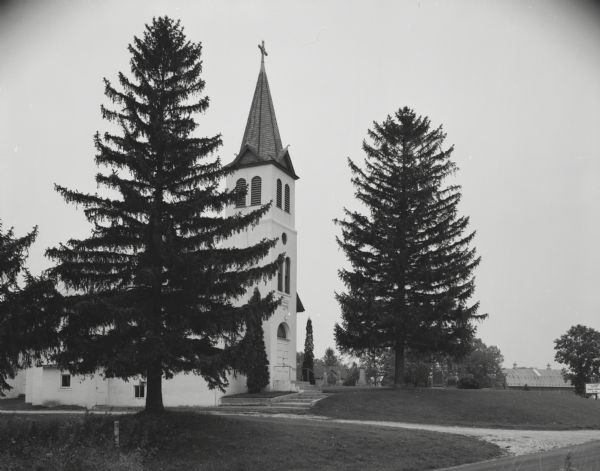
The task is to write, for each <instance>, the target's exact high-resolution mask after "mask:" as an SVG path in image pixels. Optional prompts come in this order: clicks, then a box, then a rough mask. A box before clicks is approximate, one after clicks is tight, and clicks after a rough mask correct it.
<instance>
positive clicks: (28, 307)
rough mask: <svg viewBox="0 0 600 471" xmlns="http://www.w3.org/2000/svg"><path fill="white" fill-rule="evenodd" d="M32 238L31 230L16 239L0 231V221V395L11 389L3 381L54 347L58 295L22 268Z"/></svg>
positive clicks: (55, 344) (34, 233)
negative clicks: (22, 283) (21, 279)
mask: <svg viewBox="0 0 600 471" xmlns="http://www.w3.org/2000/svg"><path fill="white" fill-rule="evenodd" d="M36 235H37V228H34V229H33V230H32V231H31V232H30V233H29V234H26V235H24V236H23V237H16V236H15V235H14V230H13V229H12V228H10V229H8V230H7V231H6V232H3V231H2V223H1V222H0V396H3V395H4V394H3V392H4V391H7V390H10V389H11V387H10V385H9V384H8V383H7V379H12V378H14V377H15V375H16V374H17V372H18V371H19V370H20V369H22V368H25V367H28V366H31V364H32V362H33V361H34V360H41V359H42V358H43V356H44V354H46V353H50V350H51V349H52V348H55V347H56V346H57V339H56V326H57V322H58V318H59V317H58V316H59V314H60V305H61V304H60V295H59V294H58V293H57V292H56V290H55V289H54V285H53V283H52V282H51V281H50V280H48V279H47V278H43V277H34V276H32V275H31V274H30V273H29V272H28V271H27V269H26V268H25V259H26V258H27V251H28V250H29V247H30V246H31V244H33V242H34V241H35V238H36ZM20 278H23V281H24V283H25V284H24V286H23V287H21V284H20Z"/></svg>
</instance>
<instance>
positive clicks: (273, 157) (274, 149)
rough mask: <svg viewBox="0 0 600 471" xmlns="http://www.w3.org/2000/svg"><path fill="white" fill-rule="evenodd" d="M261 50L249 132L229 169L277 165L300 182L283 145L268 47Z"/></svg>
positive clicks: (245, 132)
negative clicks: (267, 59) (267, 64)
mask: <svg viewBox="0 0 600 471" xmlns="http://www.w3.org/2000/svg"><path fill="white" fill-rule="evenodd" d="M259 48H261V53H262V58H261V64H260V72H259V73H258V80H257V82H256V88H255V90H254V97H253V98H252V104H251V105H250V113H248V122H247V123H246V130H245V131H244V137H243V138H242V145H241V147H240V152H239V154H238V155H237V157H236V158H235V159H234V161H233V162H232V163H231V164H229V165H230V166H231V167H236V168H239V167H249V166H254V165H263V164H275V165H276V166H277V167H279V168H281V170H283V171H284V172H286V173H287V174H289V175H290V176H291V177H292V178H294V179H297V178H298V176H297V175H296V172H295V171H294V166H293V165H292V160H291V159H290V154H289V152H288V150H287V147H285V148H284V147H283V146H282V144H281V137H280V135H279V127H278V126H277V118H276V117H275V108H274V106H273V99H272V98H271V90H270V89H269V81H268V80H267V72H266V70H265V61H264V59H265V55H266V52H265V50H264V44H263V46H262V47H261V46H259Z"/></svg>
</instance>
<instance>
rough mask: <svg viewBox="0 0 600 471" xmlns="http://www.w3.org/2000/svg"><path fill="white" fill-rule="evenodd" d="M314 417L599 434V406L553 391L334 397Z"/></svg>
mask: <svg viewBox="0 0 600 471" xmlns="http://www.w3.org/2000/svg"><path fill="white" fill-rule="evenodd" d="M311 413H313V414H319V415H325V416H328V417H335V418H342V419H362V420H389V421H398V422H412V423H426V424H440V425H468V426H475V427H505V428H520V429H548V430H563V429H577V428H594V429H600V401H593V400H591V399H583V398H581V397H579V396H576V395H575V394H572V393H569V392H565V393H559V392H554V391H516V390H497V389H481V390H472V389H399V390H391V389H374V390H361V391H356V392H342V393H335V394H332V395H331V396H329V397H327V398H325V399H323V400H321V401H319V402H318V403H317V404H315V406H314V407H313V409H312V410H311Z"/></svg>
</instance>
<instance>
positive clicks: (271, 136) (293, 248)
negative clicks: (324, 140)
mask: <svg viewBox="0 0 600 471" xmlns="http://www.w3.org/2000/svg"><path fill="white" fill-rule="evenodd" d="M229 166H230V167H231V168H232V169H234V171H233V172H232V173H231V174H230V175H229V177H228V178H227V181H226V185H227V188H229V189H233V188H235V187H236V186H240V185H244V186H245V187H246V188H247V189H248V191H247V195H246V198H244V199H240V200H239V201H238V202H237V204H236V205H235V207H230V208H228V209H227V210H226V215H227V216H231V215H233V214H234V213H239V212H242V213H243V212H247V211H251V210H253V209H256V207H257V206H258V205H261V204H265V203H268V202H269V201H272V202H273V204H272V206H271V208H270V210H269V212H268V213H267V214H265V215H264V216H263V218H262V220H261V221H260V222H259V224H258V225H256V226H255V227H253V228H250V229H248V230H247V231H245V232H243V233H240V234H236V235H235V236H233V237H232V238H231V239H230V240H229V241H228V245H230V246H235V247H245V246H249V245H253V244H255V243H257V242H259V241H260V240H262V239H264V238H271V239H274V238H277V239H279V241H278V244H277V247H276V248H275V249H274V250H272V252H271V253H270V254H269V256H268V257H270V260H265V262H267V261H273V260H275V259H276V258H277V256H278V255H279V254H280V253H282V252H285V257H286V258H285V262H284V263H283V265H282V266H281V267H280V269H279V273H278V275H277V276H276V277H275V278H273V279H271V280H270V281H268V282H265V283H262V284H261V285H259V286H258V288H259V290H260V291H261V294H262V295H265V294H266V293H268V292H269V291H276V292H277V293H278V294H279V295H280V296H281V297H282V304H281V305H280V306H279V308H278V309H277V310H276V312H275V313H274V314H273V315H272V316H271V318H270V319H269V320H268V321H265V322H264V323H263V328H264V340H265V348H266V353H267V358H268V360H269V373H270V380H271V383H270V385H269V387H268V389H270V390H274V391H292V390H296V385H295V382H296V314H297V312H303V311H304V308H303V307H302V303H301V302H300V298H299V297H298V294H297V286H296V280H297V278H296V271H297V231H296V228H295V181H296V180H297V179H298V176H297V175H296V173H295V171H294V167H293V165H292V161H291V158H290V155H289V152H288V151H287V147H286V148H284V147H283V146H282V143H281V138H280V135H279V128H278V126H277V120H276V118H275V110H274V106H273V101H272V98H271V92H270V90H269V83H268V81H267V74H266V71H265V65H264V54H263V55H262V59H261V68H260V72H259V75H258V81H257V83H256V89H255V92H254V97H253V99H252V104H251V106H250V113H249V115H248V120H247V124H246V129H245V132H244V137H243V139H242V145H241V148H240V152H239V154H238V155H237V157H236V158H235V159H234V161H233V162H232V163H230V164H229ZM253 291H254V287H253V288H252V289H250V290H249V291H248V297H250V296H251V295H252V293H253ZM229 382H230V384H229V388H228V390H227V392H226V393H222V392H221V391H219V390H210V389H209V388H208V385H207V383H206V382H205V381H204V379H203V378H202V377H201V376H196V375H194V374H192V373H190V374H177V375H175V376H174V377H173V378H172V379H168V380H167V379H164V378H163V390H162V394H163V403H164V405H165V406H167V407H169V406H216V405H218V404H219V400H220V398H221V397H222V396H223V395H224V394H236V393H241V392H245V391H246V378H245V377H243V376H241V375H238V376H237V377H233V376H231V377H230V379H229ZM12 384H13V390H11V391H10V393H11V394H10V397H14V396H15V395H18V394H25V401H26V402H28V403H32V404H33V405H58V404H64V405H79V406H83V407H86V408H93V407H99V406H107V407H121V406H122V407H131V406H143V405H144V404H145V395H146V390H145V381H144V378H142V377H138V378H131V379H130V380H129V381H124V380H121V379H117V378H104V377H103V376H102V374H101V372H98V374H95V375H91V376H72V375H70V374H69V373H68V372H64V371H60V370H59V369H58V368H57V367H56V366H54V365H43V366H38V367H35V368H30V369H28V370H27V371H26V372H21V373H20V375H19V376H18V377H17V378H15V380H13V382H12Z"/></svg>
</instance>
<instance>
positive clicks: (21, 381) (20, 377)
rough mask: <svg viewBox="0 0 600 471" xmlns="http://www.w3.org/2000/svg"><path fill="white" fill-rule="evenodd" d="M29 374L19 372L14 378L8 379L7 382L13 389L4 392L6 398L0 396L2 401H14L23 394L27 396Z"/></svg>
mask: <svg viewBox="0 0 600 471" xmlns="http://www.w3.org/2000/svg"><path fill="white" fill-rule="evenodd" d="M26 376H27V372H26V371H25V370H21V371H19V372H18V373H17V374H16V375H15V377H14V378H12V379H10V378H9V379H7V380H6V382H7V383H8V385H9V386H10V387H11V388H12V389H9V390H8V391H4V396H0V399H12V398H15V397H18V396H21V395H22V394H25V385H26V381H25V379H26Z"/></svg>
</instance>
